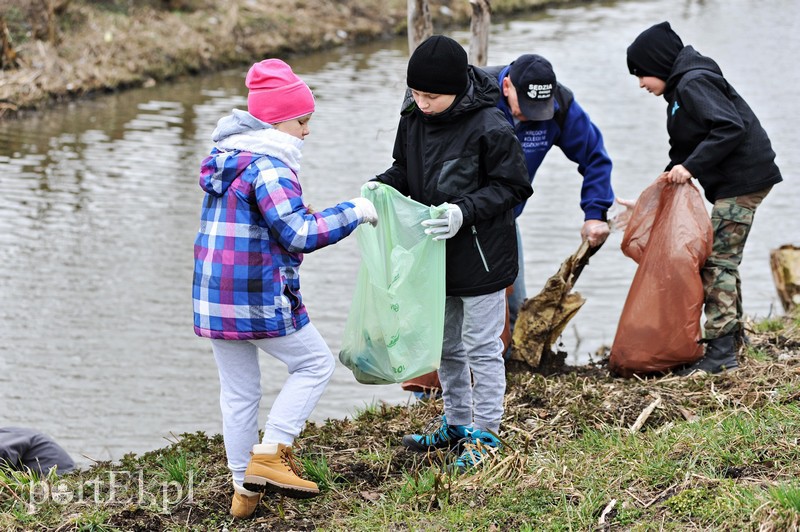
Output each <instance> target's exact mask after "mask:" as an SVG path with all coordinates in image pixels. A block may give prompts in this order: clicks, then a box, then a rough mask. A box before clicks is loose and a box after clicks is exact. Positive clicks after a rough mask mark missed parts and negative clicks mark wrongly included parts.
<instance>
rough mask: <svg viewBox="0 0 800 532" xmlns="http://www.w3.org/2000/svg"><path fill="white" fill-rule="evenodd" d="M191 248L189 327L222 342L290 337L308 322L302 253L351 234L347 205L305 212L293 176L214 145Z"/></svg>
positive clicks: (269, 162) (264, 159) (276, 163)
mask: <svg viewBox="0 0 800 532" xmlns="http://www.w3.org/2000/svg"><path fill="white" fill-rule="evenodd" d="M200 186H201V188H203V190H205V191H206V196H205V199H204V200H203V208H202V213H201V218H200V230H199V232H198V234H197V238H196V239H195V243H194V286H193V290H192V297H193V300H194V330H195V333H196V334H197V335H198V336H204V337H207V338H221V339H226V340H247V339H254V338H269V337H276V336H284V335H287V334H291V333H293V332H294V331H296V330H298V329H300V328H301V327H303V326H304V325H306V324H307V323H308V322H309V318H308V313H307V312H306V307H305V305H303V298H302V296H301V295H300V276H299V268H300V264H301V263H302V262H303V253H308V252H311V251H314V250H316V249H320V248H323V247H325V246H327V245H329V244H334V243H336V242H338V241H339V240H341V239H343V238H344V237H346V236H348V235H349V234H350V233H352V232H353V231H354V230H355V228H356V227H357V226H358V222H359V221H358V217H357V215H356V213H355V210H354V208H353V204H352V203H350V202H343V203H339V204H338V205H336V206H334V207H330V208H328V209H325V210H324V211H322V212H318V213H314V214H311V213H310V212H309V210H308V207H306V206H305V204H304V203H303V191H302V189H301V187H300V183H299V181H298V179H297V175H296V174H295V173H294V172H293V171H292V170H291V169H290V168H288V167H287V166H286V165H285V164H283V163H282V162H281V161H280V160H278V159H275V158H272V157H269V156H264V155H258V154H253V153H249V152H244V151H230V152H225V151H219V150H217V149H216V148H215V149H214V150H213V151H212V152H211V155H209V156H208V157H206V159H205V160H204V161H203V164H202V169H201V172H200Z"/></svg>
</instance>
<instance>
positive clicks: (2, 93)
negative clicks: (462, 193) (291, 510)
mask: <svg viewBox="0 0 800 532" xmlns="http://www.w3.org/2000/svg"><path fill="white" fill-rule="evenodd" d="M584 1H586V0H584ZM55 3H57V4H63V5H64V6H65V7H64V8H63V11H61V12H59V13H57V14H56V15H55V18H54V20H55V24H54V25H53V29H54V34H55V38H54V39H53V40H52V41H51V40H50V39H47V38H42V39H35V38H33V36H34V35H37V34H41V33H46V32H43V31H42V30H41V26H43V25H44V21H43V19H46V18H47V17H46V13H43V12H41V11H42V8H41V7H40V6H39V3H38V2H30V1H29V0H7V1H6V2H4V4H3V7H2V10H1V11H0V22H2V21H3V20H4V21H5V24H6V26H7V28H8V30H9V31H8V35H9V36H10V37H11V45H12V46H11V47H12V49H13V51H14V55H15V56H16V62H17V63H18V65H17V67H16V68H6V69H4V70H2V71H0V119H2V118H3V117H11V116H19V115H20V112H22V111H25V110H30V109H36V108H41V107H43V106H46V105H51V104H53V103H57V102H59V101H64V100H72V99H76V98H80V97H85V96H87V95H94V94H97V93H103V92H108V91H115V90H120V89H124V88H129V87H137V86H143V85H153V84H155V83H160V82H163V81H165V80H169V79H172V78H175V77H177V76H183V75H191V74H198V73H203V72H210V71H215V70H220V69H224V68H231V67H234V66H236V65H247V64H250V63H252V62H254V61H257V60H260V59H263V58H265V57H283V58H286V57H289V56H291V55H292V54H298V53H309V52H314V51H319V50H324V49H329V48H332V47H338V46H347V45H352V44H355V43H358V42H364V41H368V40H375V39H381V38H387V37H393V36H397V35H404V34H405V32H406V6H407V1H406V0H388V1H382V0H344V1H337V2H329V1H325V0H270V1H268V2H265V1H252V0H230V1H227V2H215V1H212V0H144V1H137V2H132V1H129V0H101V1H88V0H67V1H64V0H61V1H60V2H55ZM567 3H576V2H575V0H569V1H568V0H493V1H492V8H493V13H494V15H495V16H503V15H509V14H511V13H519V12H524V11H531V10H536V9H543V8H544V7H546V6H549V5H559V4H567ZM430 4H431V13H432V18H433V21H434V25H435V27H437V28H438V29H441V28H442V27H460V28H465V29H466V28H469V18H470V15H471V8H470V4H469V2H467V0H431V2H430ZM37 29H38V33H37ZM1 30H2V28H1V27H0V33H2V31H1ZM0 64H2V62H0Z"/></svg>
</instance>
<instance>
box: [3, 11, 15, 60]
mask: <svg viewBox="0 0 800 532" xmlns="http://www.w3.org/2000/svg"><path fill="white" fill-rule="evenodd" d="M16 66H17V52H16V50H14V44H13V43H12V42H11V33H10V32H9V31H8V26H6V21H5V19H4V18H3V15H2V14H0V70H4V69H6V68H15V67H16Z"/></svg>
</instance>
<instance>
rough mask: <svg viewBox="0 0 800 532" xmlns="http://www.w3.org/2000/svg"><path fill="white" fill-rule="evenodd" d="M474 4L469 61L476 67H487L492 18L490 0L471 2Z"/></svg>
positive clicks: (470, 1) (470, 0) (473, 0)
mask: <svg viewBox="0 0 800 532" xmlns="http://www.w3.org/2000/svg"><path fill="white" fill-rule="evenodd" d="M469 3H470V4H472V21H471V22H470V30H471V32H472V38H471V39H470V41H469V59H470V63H471V64H473V65H475V66H486V60H487V56H488V50H489V23H490V21H491V18H492V5H491V2H490V0H469Z"/></svg>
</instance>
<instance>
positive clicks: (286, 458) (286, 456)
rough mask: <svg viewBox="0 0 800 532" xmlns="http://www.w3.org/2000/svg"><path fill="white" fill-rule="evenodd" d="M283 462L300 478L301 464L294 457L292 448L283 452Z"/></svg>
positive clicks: (285, 448)
mask: <svg viewBox="0 0 800 532" xmlns="http://www.w3.org/2000/svg"><path fill="white" fill-rule="evenodd" d="M281 461H282V462H283V463H284V464H286V465H287V466H288V467H289V469H291V470H292V473H294V474H295V475H297V476H298V477H299V476H300V464H299V463H298V462H297V459H296V458H295V457H294V454H292V448H291V447H284V448H283V449H282V450H281Z"/></svg>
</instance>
